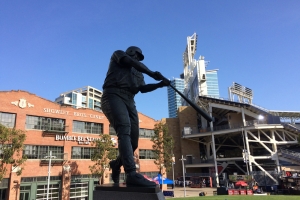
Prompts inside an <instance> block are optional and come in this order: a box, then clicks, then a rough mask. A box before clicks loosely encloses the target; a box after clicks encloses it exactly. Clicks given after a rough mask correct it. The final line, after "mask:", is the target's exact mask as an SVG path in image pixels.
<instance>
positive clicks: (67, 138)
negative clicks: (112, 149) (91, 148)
mask: <svg viewBox="0 0 300 200" xmlns="http://www.w3.org/2000/svg"><path fill="white" fill-rule="evenodd" d="M100 139H101V138H93V137H82V136H74V135H55V141H75V142H78V144H90V143H91V142H93V141H95V140H100ZM111 140H112V142H113V146H116V144H117V142H116V139H115V138H111Z"/></svg>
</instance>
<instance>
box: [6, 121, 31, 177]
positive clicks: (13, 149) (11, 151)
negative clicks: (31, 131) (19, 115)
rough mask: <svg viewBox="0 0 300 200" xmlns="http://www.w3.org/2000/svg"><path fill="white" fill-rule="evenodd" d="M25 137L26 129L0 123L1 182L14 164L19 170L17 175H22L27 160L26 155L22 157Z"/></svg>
mask: <svg viewBox="0 0 300 200" xmlns="http://www.w3.org/2000/svg"><path fill="white" fill-rule="evenodd" d="M25 139H26V134H25V131H23V130H17V129H15V128H8V127H6V126H3V125H2V124H0V182H1V181H2V179H3V178H4V176H5V175H6V172H7V169H8V167H11V166H12V168H13V169H15V170H17V175H21V173H22V170H23V167H22V166H23V164H24V162H25V161H26V160H27V158H26V157H25V156H23V157H22V149H23V144H24V141H25Z"/></svg>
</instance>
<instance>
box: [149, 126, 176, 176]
mask: <svg viewBox="0 0 300 200" xmlns="http://www.w3.org/2000/svg"><path fill="white" fill-rule="evenodd" d="M151 141H152V142H153V145H152V148H153V153H154V159H155V161H154V163H155V164H156V165H157V167H158V169H159V171H160V173H162V168H163V167H165V169H166V172H169V171H171V169H172V162H173V161H172V156H173V148H174V140H173V137H172V136H171V135H170V134H169V131H168V127H167V125H166V124H164V123H162V122H160V123H158V124H155V127H154V135H153V136H152V137H151Z"/></svg>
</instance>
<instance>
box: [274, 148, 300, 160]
mask: <svg viewBox="0 0 300 200" xmlns="http://www.w3.org/2000/svg"><path fill="white" fill-rule="evenodd" d="M279 151H280V153H281V154H282V156H283V157H285V158H288V159H293V160H297V161H298V162H300V153H299V152H296V151H291V150H288V149H283V148H281V149H279Z"/></svg>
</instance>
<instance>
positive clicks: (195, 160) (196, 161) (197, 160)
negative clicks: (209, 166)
mask: <svg viewBox="0 0 300 200" xmlns="http://www.w3.org/2000/svg"><path fill="white" fill-rule="evenodd" d="M204 163H214V160H213V159H200V158H193V159H190V160H189V159H187V160H185V161H184V164H185V165H192V164H204Z"/></svg>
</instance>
